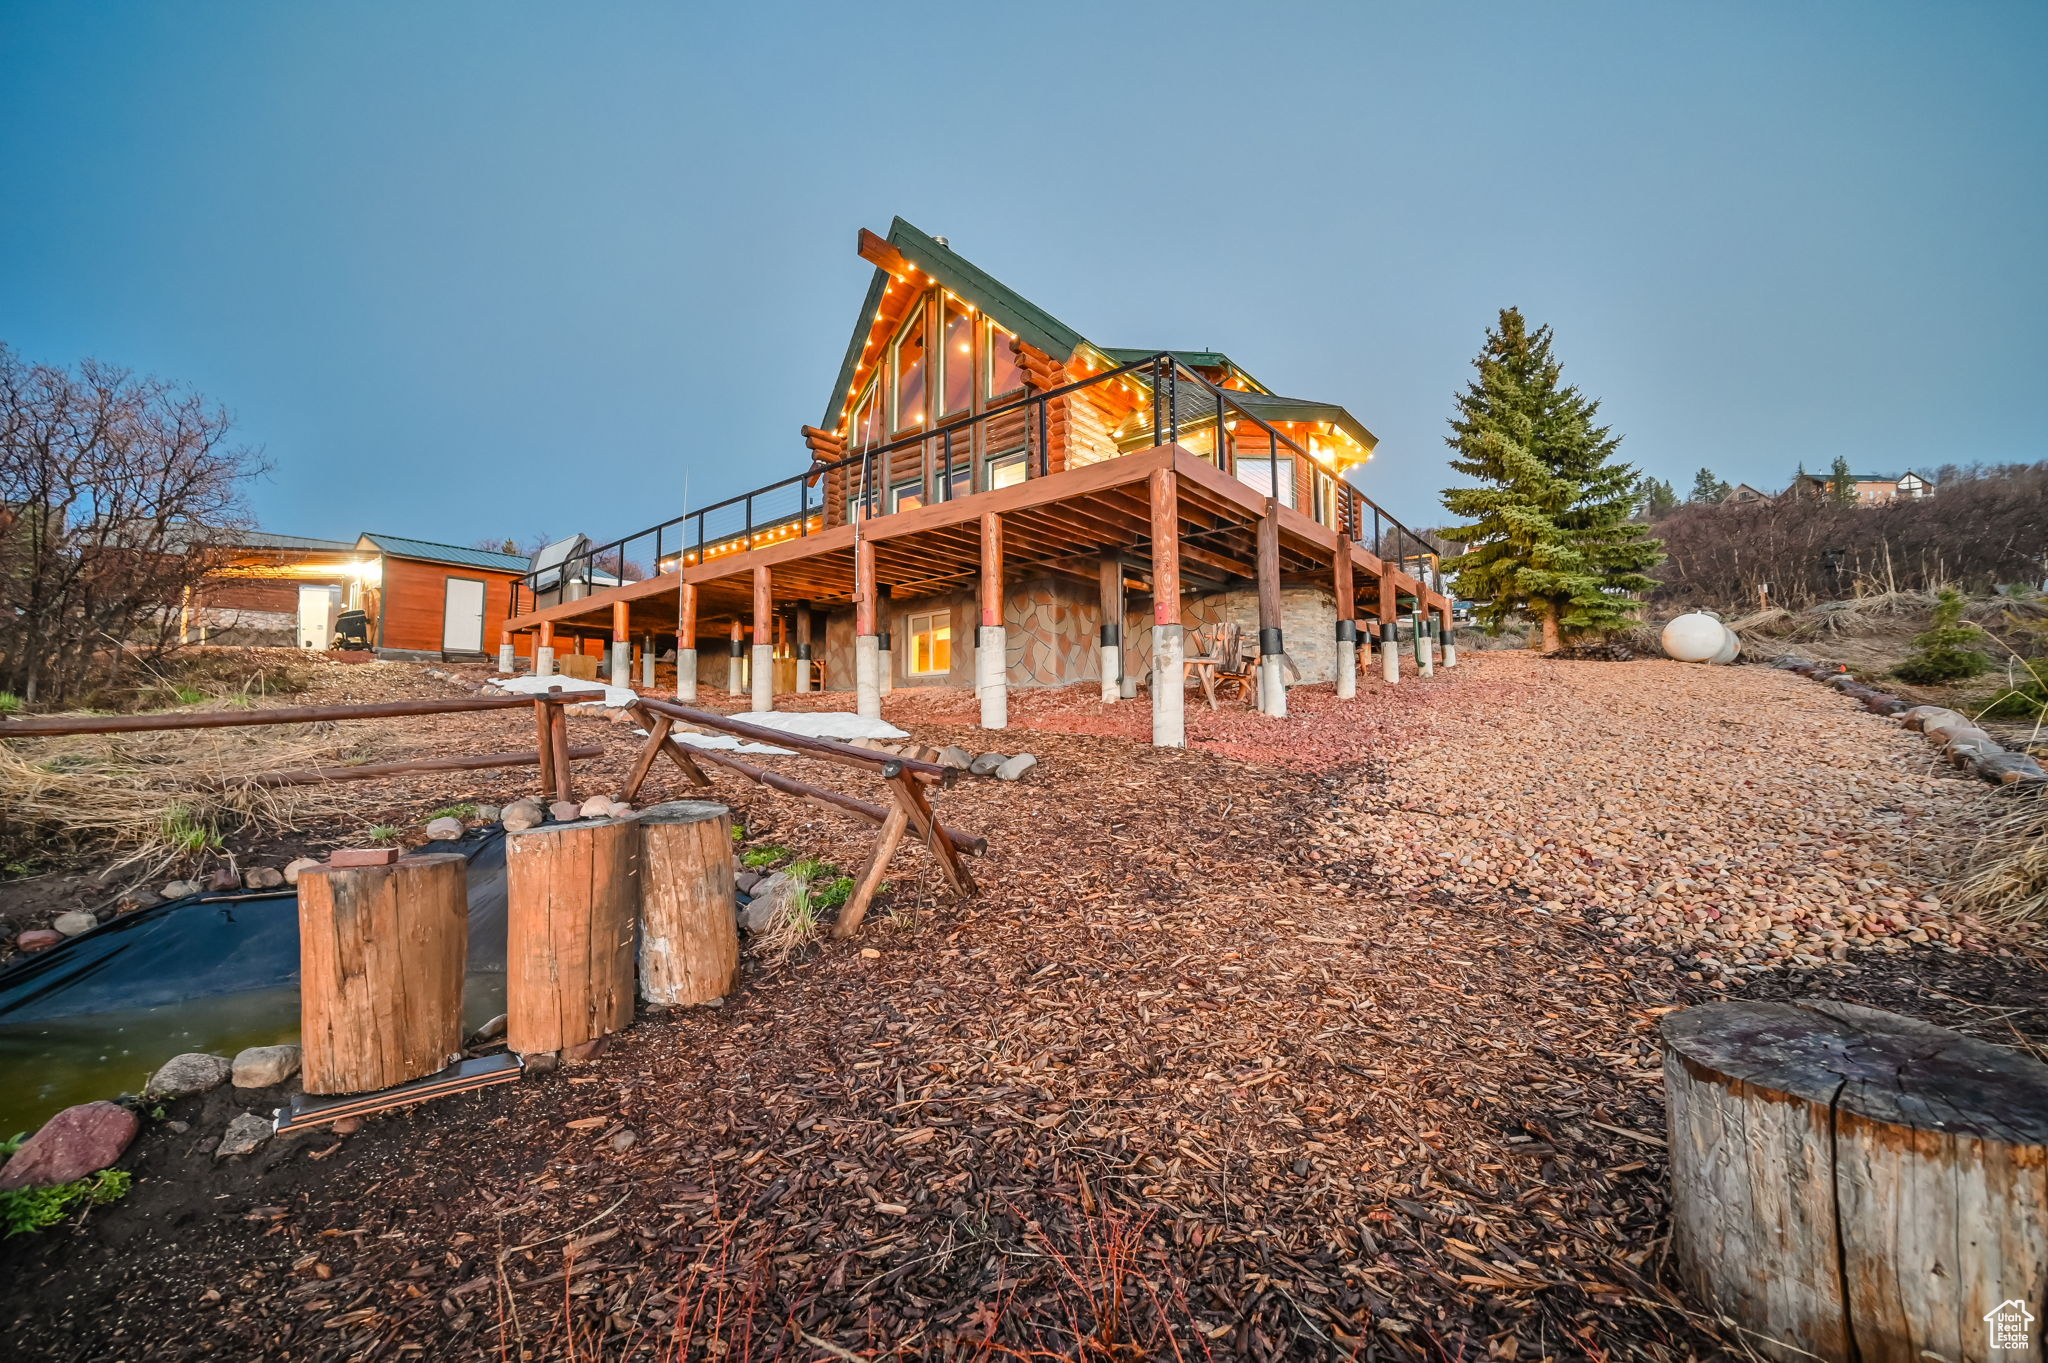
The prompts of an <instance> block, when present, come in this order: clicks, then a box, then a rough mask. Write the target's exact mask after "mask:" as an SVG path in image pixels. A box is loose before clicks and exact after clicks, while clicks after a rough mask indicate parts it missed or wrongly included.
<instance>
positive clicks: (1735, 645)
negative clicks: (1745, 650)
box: [1707, 625, 1742, 663]
mask: <svg viewBox="0 0 2048 1363" xmlns="http://www.w3.org/2000/svg"><path fill="white" fill-rule="evenodd" d="M1721 633H1722V634H1724V635H1726V636H1727V638H1726V639H1724V640H1723V641H1722V644H1721V647H1720V648H1719V649H1717V650H1715V653H1714V656H1713V657H1711V658H1709V659H1707V661H1708V662H1709V663H1732V662H1734V661H1735V658H1736V655H1737V654H1739V653H1741V652H1742V636H1741V635H1739V634H1737V633H1736V632H1735V631H1734V630H1732V629H1730V628H1728V626H1726V625H1722V626H1721Z"/></svg>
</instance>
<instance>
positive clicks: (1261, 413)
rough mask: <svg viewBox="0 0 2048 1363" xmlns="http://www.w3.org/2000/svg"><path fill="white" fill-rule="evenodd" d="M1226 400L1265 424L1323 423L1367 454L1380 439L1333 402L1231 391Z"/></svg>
mask: <svg viewBox="0 0 2048 1363" xmlns="http://www.w3.org/2000/svg"><path fill="white" fill-rule="evenodd" d="M1230 400H1231V401H1232V402H1235V403H1237V404H1238V405H1239V406H1241V407H1243V408H1244V409H1245V410H1246V411H1247V412H1250V413H1251V414H1252V415H1253V416H1255V417H1260V418H1263V419H1264V420H1267V421H1273V422H1280V421H1320V422H1326V423H1328V424H1329V425H1332V426H1335V427H1336V428H1337V429H1338V430H1340V431H1343V432H1344V433H1345V434H1346V435H1348V436H1350V437H1351V438H1352V439H1353V440H1356V441H1357V442H1358V443H1359V444H1360V445H1362V446H1364V447H1365V449H1366V451H1367V452H1368V453H1370V452H1371V450H1372V448H1373V447H1374V446H1375V445H1377V444H1379V443H1380V438H1379V437H1378V436H1376V435H1374V434H1373V433H1372V432H1371V431H1368V430H1367V429H1366V428H1365V423H1364V422H1362V421H1360V420H1359V419H1358V418H1357V417H1355V416H1353V415H1351V413H1349V412H1347V411H1345V410H1344V409H1343V408H1342V407H1339V406H1338V405H1337V404H1336V403H1334V402H1312V401H1310V400H1309V399H1307V398H1283V397H1281V396H1280V395H1279V394H1277V393H1240V392H1237V391H1235V390H1233V391H1232V392H1231V394H1230Z"/></svg>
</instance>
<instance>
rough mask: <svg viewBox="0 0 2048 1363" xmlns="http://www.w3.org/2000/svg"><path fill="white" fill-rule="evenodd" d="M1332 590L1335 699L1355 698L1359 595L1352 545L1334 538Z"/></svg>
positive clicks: (1344, 537)
mask: <svg viewBox="0 0 2048 1363" xmlns="http://www.w3.org/2000/svg"><path fill="white" fill-rule="evenodd" d="M1332 585H1333V587H1334V588H1335V591H1336V596H1337V699H1339V700H1349V699H1351V698H1352V697H1353V696H1356V695H1357V694H1358V594H1357V592H1356V591H1355V590H1354V589H1353V587H1352V582H1351V541H1350V539H1349V538H1348V537H1346V536H1344V535H1341V534H1340V535H1339V536H1338V537H1337V558H1336V562H1335V565H1334V581H1333V584H1332Z"/></svg>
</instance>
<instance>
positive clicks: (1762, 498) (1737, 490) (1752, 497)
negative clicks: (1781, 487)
mask: <svg viewBox="0 0 2048 1363" xmlns="http://www.w3.org/2000/svg"><path fill="white" fill-rule="evenodd" d="M1776 500H1777V498H1775V497H1773V496H1771V494H1770V493H1768V492H1760V491H1758V490H1757V489H1756V488H1753V487H1751V486H1750V485H1749V484H1748V483H1737V484H1736V485H1735V486H1734V487H1731V488H1729V489H1728V491H1727V492H1726V494H1724V495H1723V496H1722V498H1721V504H1722V505H1723V506H1749V505H1751V504H1753V503H1756V502H1771V501H1776Z"/></svg>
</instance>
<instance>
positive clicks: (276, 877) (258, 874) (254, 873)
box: [242, 866, 284, 890]
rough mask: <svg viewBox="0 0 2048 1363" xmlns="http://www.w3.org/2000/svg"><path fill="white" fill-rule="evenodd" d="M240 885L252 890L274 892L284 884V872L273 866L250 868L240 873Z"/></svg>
mask: <svg viewBox="0 0 2048 1363" xmlns="http://www.w3.org/2000/svg"><path fill="white" fill-rule="evenodd" d="M242 884H243V885H245V886H246V887H248V888H249V889H252V890H275V889H277V888H279V887H280V886H282V885H283V884H284V872H282V871H280V870H278V869H277V868H276V867H275V866H252V867H250V868H249V869H248V870H247V871H244V872H243V873H242Z"/></svg>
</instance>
